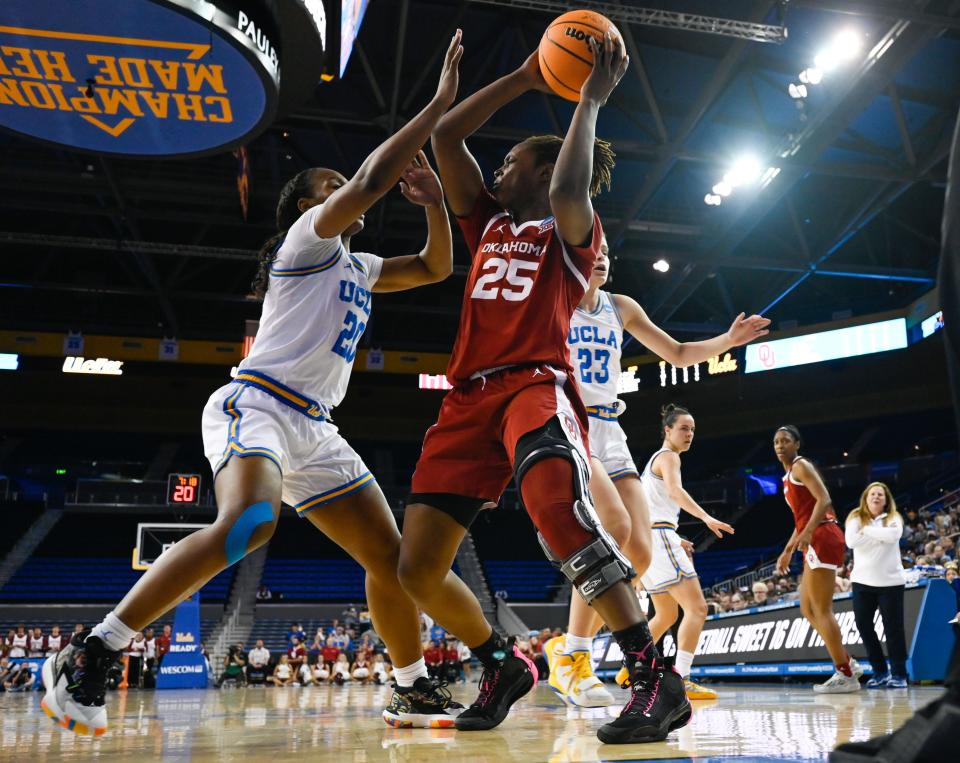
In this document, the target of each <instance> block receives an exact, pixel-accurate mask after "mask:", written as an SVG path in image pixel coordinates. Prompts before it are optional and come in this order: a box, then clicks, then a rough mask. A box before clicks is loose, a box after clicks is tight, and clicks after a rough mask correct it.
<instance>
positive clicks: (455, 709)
mask: <svg viewBox="0 0 960 763" xmlns="http://www.w3.org/2000/svg"><path fill="white" fill-rule="evenodd" d="M446 687H447V684H446V683H445V682H443V681H438V680H437V679H435V678H423V677H420V678H418V679H417V680H416V681H414V682H413V686H411V687H409V688H406V689H401V688H399V687H394V690H393V697H392V698H391V700H390V704H389V705H387V708H386V709H385V710H384V711H383V720H385V721H386V722H387V723H388V724H389V725H391V726H394V727H396V728H398V729H410V728H419V729H451V728H453V723H454V720H455V719H456V717H457V716H458V715H459V714H460V713H462V712H463V705H461V704H460V703H459V702H454V701H453V698H452V697H451V696H450V692H449V691H447V688H446Z"/></svg>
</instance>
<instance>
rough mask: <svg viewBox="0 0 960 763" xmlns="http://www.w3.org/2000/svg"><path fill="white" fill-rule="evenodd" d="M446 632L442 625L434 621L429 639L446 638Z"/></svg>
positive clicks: (438, 639)
mask: <svg viewBox="0 0 960 763" xmlns="http://www.w3.org/2000/svg"><path fill="white" fill-rule="evenodd" d="M446 636H447V632H446V630H444V628H443V626H442V625H437V624H436V623H434V625H433V627H432V628H431V629H430V641H434V642H436V641H440V642H442V641H443V640H444V638H446Z"/></svg>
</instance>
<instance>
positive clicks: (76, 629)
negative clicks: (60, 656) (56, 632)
mask: <svg viewBox="0 0 960 763" xmlns="http://www.w3.org/2000/svg"><path fill="white" fill-rule="evenodd" d="M86 627H87V626H85V625H84V624H83V623H77V624H76V625H74V626H73V635H74V636H76V635H77V634H78V633H83V632H84V630H86Z"/></svg>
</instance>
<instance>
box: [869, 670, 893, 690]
mask: <svg viewBox="0 0 960 763" xmlns="http://www.w3.org/2000/svg"><path fill="white" fill-rule="evenodd" d="M889 680H890V674H889V673H887V672H883V673H874V674H873V677H872V678H871V679H870V680H869V681H867V683H866V687H867V688H868V689H886V688H887V681H889Z"/></svg>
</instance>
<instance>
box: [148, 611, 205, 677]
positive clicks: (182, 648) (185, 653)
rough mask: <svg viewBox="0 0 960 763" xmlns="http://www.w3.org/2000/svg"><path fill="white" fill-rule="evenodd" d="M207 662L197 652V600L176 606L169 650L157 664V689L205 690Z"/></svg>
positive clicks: (198, 633) (198, 615)
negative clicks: (158, 664)
mask: <svg viewBox="0 0 960 763" xmlns="http://www.w3.org/2000/svg"><path fill="white" fill-rule="evenodd" d="M206 687H207V661H206V660H205V659H204V657H203V655H202V654H201V653H200V597H199V595H194V596H191V597H190V598H189V599H187V600H186V601H184V602H182V603H181V604H179V605H177V610H176V614H175V615H174V618H173V638H171V639H170V651H169V652H167V654H166V655H164V657H163V660H161V662H160V671H159V673H157V688H158V689H205V688H206Z"/></svg>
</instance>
